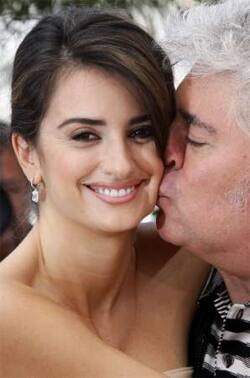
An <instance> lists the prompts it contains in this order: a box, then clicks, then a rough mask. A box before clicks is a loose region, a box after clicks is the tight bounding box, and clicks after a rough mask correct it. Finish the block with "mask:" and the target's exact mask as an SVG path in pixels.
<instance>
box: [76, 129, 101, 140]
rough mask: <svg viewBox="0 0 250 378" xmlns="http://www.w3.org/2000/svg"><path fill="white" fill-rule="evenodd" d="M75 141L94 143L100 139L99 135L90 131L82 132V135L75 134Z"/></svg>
mask: <svg viewBox="0 0 250 378" xmlns="http://www.w3.org/2000/svg"><path fill="white" fill-rule="evenodd" d="M72 139H73V140H76V141H83V142H92V141H94V140H98V139H100V138H99V136H98V135H96V134H94V133H92V132H89V131H82V132H80V133H77V134H75V135H74V136H73V137H72Z"/></svg>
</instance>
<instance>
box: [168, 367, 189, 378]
mask: <svg viewBox="0 0 250 378" xmlns="http://www.w3.org/2000/svg"><path fill="white" fill-rule="evenodd" d="M192 373H193V369H192V368H191V367H183V368H179V369H173V370H167V371H165V372H164V373H163V374H164V375H165V376H166V377H168V378H191V377H192Z"/></svg>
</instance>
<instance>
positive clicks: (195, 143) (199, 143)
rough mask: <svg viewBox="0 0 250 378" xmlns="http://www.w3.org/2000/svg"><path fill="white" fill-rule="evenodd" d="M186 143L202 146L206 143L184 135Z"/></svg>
mask: <svg viewBox="0 0 250 378" xmlns="http://www.w3.org/2000/svg"><path fill="white" fill-rule="evenodd" d="M186 143H187V144H190V145H191V146H194V147H203V146H205V145H206V143H203V142H197V141H195V140H193V139H190V138H189V137H188V136H187V137H186Z"/></svg>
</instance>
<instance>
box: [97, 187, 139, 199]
mask: <svg viewBox="0 0 250 378" xmlns="http://www.w3.org/2000/svg"><path fill="white" fill-rule="evenodd" d="M94 190H95V192H96V193H99V194H102V195H105V196H109V197H124V196H127V195H128V194H130V193H131V192H133V191H134V190H135V187H134V186H131V187H129V188H126V189H119V190H117V189H108V188H95V189H94Z"/></svg>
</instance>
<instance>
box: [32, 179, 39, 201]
mask: <svg viewBox="0 0 250 378" xmlns="http://www.w3.org/2000/svg"><path fill="white" fill-rule="evenodd" d="M30 185H31V188H32V192H31V201H32V202H34V203H38V202H39V187H38V184H34V183H33V179H32V180H31V183H30Z"/></svg>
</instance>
